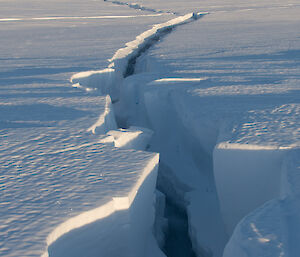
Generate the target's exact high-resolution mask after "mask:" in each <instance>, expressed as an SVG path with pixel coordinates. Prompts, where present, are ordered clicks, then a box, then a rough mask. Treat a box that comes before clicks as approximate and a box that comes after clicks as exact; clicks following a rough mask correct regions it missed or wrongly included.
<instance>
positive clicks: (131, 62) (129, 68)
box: [123, 27, 173, 78]
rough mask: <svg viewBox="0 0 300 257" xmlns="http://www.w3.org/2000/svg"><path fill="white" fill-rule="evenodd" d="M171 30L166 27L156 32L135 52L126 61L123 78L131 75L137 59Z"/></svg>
mask: <svg viewBox="0 0 300 257" xmlns="http://www.w3.org/2000/svg"><path fill="white" fill-rule="evenodd" d="M172 30H173V28H172V27H168V28H165V29H163V30H161V31H158V32H157V34H156V35H155V36H154V37H153V38H152V39H151V40H149V42H148V43H146V44H145V45H144V46H143V47H141V48H140V49H139V50H138V51H137V53H136V55H134V56H133V57H132V58H130V59H129V60H128V64H127V67H126V70H125V72H124V74H123V77H124V78H127V77H129V76H131V75H133V74H134V71H135V65H136V61H137V59H138V58H139V57H140V56H141V55H142V54H143V53H145V52H146V51H147V50H148V49H149V48H150V47H151V46H153V45H154V44H155V43H156V42H158V41H159V40H160V39H161V38H162V37H164V36H165V35H167V34H169V33H170V32H171V31H172Z"/></svg>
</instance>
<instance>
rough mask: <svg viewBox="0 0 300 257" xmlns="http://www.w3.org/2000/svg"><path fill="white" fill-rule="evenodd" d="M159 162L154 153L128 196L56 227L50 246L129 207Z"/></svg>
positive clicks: (49, 238) (113, 199) (43, 255)
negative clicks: (63, 237)
mask: <svg viewBox="0 0 300 257" xmlns="http://www.w3.org/2000/svg"><path fill="white" fill-rule="evenodd" d="M158 162H159V154H154V157H153V158H152V159H151V160H150V161H149V162H148V164H147V165H146V166H145V167H144V169H143V173H142V175H141V176H140V177H139V179H138V180H137V182H136V183H135V185H134V186H133V187H132V188H131V190H130V192H129V193H128V194H127V196H119V197H113V198H112V200H111V201H109V202H108V203H106V204H104V205H102V206H100V207H98V208H95V209H92V210H89V211H87V212H84V213H81V214H80V215H78V216H75V217H72V218H70V219H68V220H67V221H65V222H64V223H62V224H60V225H59V226H58V227H56V228H55V229H54V230H53V231H52V232H51V233H50V234H49V236H48V237H47V245H48V247H49V246H51V244H53V243H54V242H55V241H56V240H57V239H58V238H60V237H62V236H63V235H64V234H66V233H68V232H70V231H71V230H74V229H76V228H80V227H83V226H85V225H87V224H90V223H93V222H95V221H97V220H99V219H103V218H105V217H107V216H109V215H112V214H113V213H114V212H116V211H119V210H127V209H129V208H130V207H131V205H132V203H133V201H134V199H135V197H136V195H137V194H138V191H139V189H140V187H141V185H142V184H143V182H144V181H145V179H146V178H147V176H149V174H150V173H156V172H157V165H158ZM140 236H143V235H140ZM41 256H42V257H48V256H49V254H48V251H46V252H45V253H43V254H42V255H41Z"/></svg>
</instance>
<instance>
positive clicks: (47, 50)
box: [0, 0, 168, 256]
mask: <svg viewBox="0 0 300 257" xmlns="http://www.w3.org/2000/svg"><path fill="white" fill-rule="evenodd" d="M0 13H1V14H0V15H1V18H3V19H5V21H4V20H3V22H1V26H0V44H1V51H0V59H1V63H0V67H1V68H0V69H1V72H0V136H1V139H0V140H1V144H0V148H1V150H0V160H1V161H0V162H1V175H0V179H1V181H0V191H1V194H0V205H1V208H0V212H1V214H0V216H1V218H0V219H1V222H0V224H1V225H0V234H1V235H0V238H1V240H0V255H1V256H2V255H3V256H41V255H42V254H44V255H45V256H46V255H47V254H48V252H47V247H48V246H50V248H49V253H50V256H66V255H64V253H69V254H71V255H72V256H75V255H74V254H75V252H73V253H72V244H71V245H69V244H67V243H66V242H67V241H68V240H69V239H70V238H71V241H73V243H74V242H76V239H75V238H78V237H77V236H78V235H77V234H76V231H77V230H75V231H74V229H75V228H77V229H79V228H80V229H82V230H84V231H87V233H86V234H84V235H85V236H86V240H88V238H89V236H92V235H93V232H92V230H89V229H87V226H88V225H87V224H90V225H89V226H94V228H97V229H99V231H101V228H103V231H102V232H103V233H102V234H101V233H100V234H101V235H100V234H98V236H100V237H101V236H104V237H106V236H107V238H106V240H104V241H103V245H102V246H103V247H101V248H102V252H101V249H100V250H99V249H97V247H100V245H99V244H98V242H95V241H92V240H90V242H89V243H90V246H91V244H92V247H91V248H93V250H91V249H89V248H88V247H86V246H87V245H88V244H85V243H83V242H82V244H77V246H79V249H77V251H76V252H77V254H79V255H80V254H82V251H85V254H86V256H93V254H95V252H94V251H96V252H97V251H98V253H102V254H103V255H104V256H113V254H114V253H113V252H112V251H110V250H109V249H113V246H114V245H115V240H117V238H118V237H117V234H118V232H120V231H118V230H112V231H111V234H109V233H108V230H107V229H106V230H105V228H107V226H110V225H113V224H115V225H117V226H119V227H120V228H124V229H123V230H122V232H123V239H124V238H125V239H126V240H127V241H126V240H125V239H124V244H123V245H120V248H118V247H115V248H114V251H116V252H123V253H124V256H125V255H127V256H141V255H142V254H143V252H144V251H145V249H146V242H147V237H148V235H150V233H151V225H152V223H153V217H152V216H153V215H154V210H153V197H154V187H155V180H156V169H157V167H156V166H157V162H158V155H157V154H155V153H147V152H142V151H136V150H125V149H120V148H115V147H114V146H113V145H109V144H103V143H100V140H101V138H102V137H104V135H105V133H106V132H108V131H111V130H116V129H117V125H116V122H115V117H114V112H113V108H112V104H111V99H110V97H109V96H106V95H101V92H98V91H93V92H87V91H86V90H82V89H81V88H76V87H72V86H71V84H70V83H68V80H69V78H70V76H71V75H72V74H73V73H74V72H79V71H86V70H90V69H92V68H94V67H101V66H103V67H105V66H106V65H107V63H108V62H107V59H108V58H109V57H111V55H112V54H113V53H114V52H115V51H116V50H117V49H119V48H121V46H123V45H124V43H125V42H127V41H130V40H132V39H134V38H135V36H136V35H137V34H139V33H141V32H142V31H144V30H146V29H147V28H148V27H149V26H150V25H151V26H152V25H153V23H155V22H158V21H161V22H163V21H165V20H166V19H168V18H167V16H168V15H159V16H157V15H148V14H147V13H142V12H140V11H138V10H131V9H128V10H127V9H124V8H120V7H118V6H114V5H107V4H106V3H104V2H102V1H98V2H96V1H84V2H82V1H47V2H40V1H34V0H32V1H26V2H24V1H1V3H0ZM112 16H113V17H112ZM105 17H107V18H105ZM14 19H15V20H14ZM121 20H122V22H120V21H121ZM136 22H138V23H139V26H136V25H135V23H136ZM121 31H122V33H120V32H121ZM108 32H109V33H108ZM124 32H126V33H124ZM108 34H109V36H108ZM137 133H138V132H137ZM124 134H126V133H125V132H124ZM138 134H139V135H137V137H136V143H135V144H134V146H137V147H140V148H141V149H142V148H145V147H146V145H147V140H148V139H149V137H150V134H151V133H150V131H146V130H145V133H142V132H141V133H138ZM127 136H128V135H127ZM125 137H126V135H125ZM127 139H128V138H127ZM128 143H132V142H130V141H129V142H128ZM120 210H122V211H120ZM104 217H107V219H106V220H105V222H104V223H101V221H100V219H101V218H104ZM133 221H135V222H133ZM105 226H106V227H105ZM65 233H67V234H65ZM62 235H64V236H62ZM137 238H139V240H140V243H139V245H138V246H137V245H135V244H134V242H133V240H137ZM92 242H93V243H92ZM125 242H126V244H125ZM61 243H62V244H63V245H65V246H66V247H65V248H64V249H63V252H61V247H60V245H61ZM122 247H124V248H122ZM89 250H90V251H89ZM70 251H71V252H70ZM103 251H106V252H103ZM61 254H62V255H61ZM81 256H82V255H81Z"/></svg>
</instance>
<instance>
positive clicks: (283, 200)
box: [224, 149, 300, 257]
mask: <svg viewBox="0 0 300 257" xmlns="http://www.w3.org/2000/svg"><path fill="white" fill-rule="evenodd" d="M299 156H300V151H299V149H297V150H292V151H291V152H289V153H288V154H287V156H286V157H285V160H284V162H283V167H282V168H283V170H282V180H281V183H280V188H281V190H282V194H281V196H280V197H277V198H275V199H273V200H271V201H269V202H267V203H266V204H264V205H263V206H261V207H260V208H258V209H256V210H255V211H253V212H252V213H250V214H249V215H247V216H246V217H245V218H244V219H242V221H241V222H240V223H239V224H238V225H237V227H236V229H235V231H234V233H233V235H232V237H231V239H230V241H229V243H228V245H227V246H226V248H225V251H224V257H229V256H242V257H244V256H245V257H248V256H267V257H269V256H270V257H271V256H292V257H294V256H295V257H296V256H298V254H299V250H300V249H299V233H298V231H299V229H300V223H299V220H300V215H299V206H300V198H299V186H300V183H299V172H300V163H299V160H300V158H299Z"/></svg>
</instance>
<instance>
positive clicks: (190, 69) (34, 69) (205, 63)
mask: <svg viewBox="0 0 300 257" xmlns="http://www.w3.org/2000/svg"><path fill="white" fill-rule="evenodd" d="M0 7H1V8H0V14H1V19H2V20H0V22H1V23H0V24H1V26H0V44H1V47H2V46H3V47H2V49H1V52H0V54H1V56H0V59H1V62H0V67H1V72H0V90H1V92H0V94H1V95H0V97H1V98H0V99H1V104H0V115H1V116H0V129H1V155H0V159H1V166H2V167H4V172H3V173H2V174H1V187H0V190H1V191H3V194H2V193H1V201H0V204H1V211H0V212H1V216H0V219H1V220H2V222H1V227H0V233H1V241H0V253H1V254H4V255H5V256H32V255H34V256H39V255H41V254H43V253H45V250H46V248H47V244H48V245H49V244H51V243H53V241H54V240H55V239H57V238H58V237H59V236H61V235H62V234H63V233H66V232H68V231H70V230H71V229H74V228H75V227H76V226H77V227H80V226H83V225H84V224H87V223H88V222H91V221H94V220H97V219H99V218H101V217H100V216H101V215H100V216H99V213H98V212H97V211H96V212H93V213H89V212H88V211H91V210H97V209H96V208H98V207H100V206H106V205H103V204H105V203H110V200H111V197H115V196H120V195H121V196H124V195H126V194H127V195H128V192H129V191H130V190H131V189H133V188H134V191H135V190H136V185H140V184H139V183H137V181H139V178H140V177H143V176H145V174H148V173H147V172H150V171H153V170H154V169H155V168H154V166H155V164H156V162H157V156H156V155H154V154H150V153H146V152H137V151H134V150H124V149H123V150H122V149H115V148H113V146H116V147H121V148H128V147H130V146H131V145H130V144H131V143H132V146H134V147H137V148H139V146H140V147H141V148H142V149H144V148H145V147H147V143H145V142H148V139H149V137H150V135H152V131H150V130H145V129H141V128H139V127H140V126H144V127H148V128H150V129H152V130H153V131H154V134H153V140H152V142H151V147H150V150H153V151H157V150H159V151H160V153H161V160H162V162H164V164H166V166H167V167H168V168H166V174H164V176H165V179H166V180H168V181H169V182H170V184H172V183H173V185H176V186H177V190H178V192H180V191H182V192H183V194H184V196H185V198H186V199H184V200H186V202H185V204H186V208H187V214H188V218H189V231H190V234H191V239H192V244H193V248H194V250H195V252H196V253H197V254H198V255H199V256H201V255H202V254H204V255H205V254H207V255H209V254H211V253H212V254H214V256H216V257H218V256H222V252H223V248H224V246H225V243H226V242H227V240H228V239H229V237H230V236H231V235H232V237H231V240H230V241H229V243H228V245H227V246H226V250H225V252H224V256H225V257H235V256H236V257H242V256H243V257H244V256H245V257H246V256H247V257H252V256H253V257H254V256H276V255H278V256H296V254H297V253H298V252H299V251H298V246H297V243H296V239H297V238H298V237H297V236H296V234H297V229H296V228H298V219H299V216H298V215H297V208H298V207H297V206H298V203H299V201H298V198H299V196H298V193H297V192H298V191H297V188H298V187H299V185H298V184H297V181H298V180H297V176H296V175H295V174H297V172H298V170H299V164H297V160H299V151H298V150H295V149H297V148H299V127H300V124H299V111H300V110H299V109H300V107H299V106H300V103H299V81H300V78H299V55H300V54H299V51H300V42H299V36H298V34H297V33H296V32H297V31H298V28H299V4H298V3H297V1H288V2H286V3H282V1H275V2H274V1H267V0H266V1H263V2H261V1H253V2H237V1H228V2H226V3H224V1H219V0H215V1H213V2H211V1H204V2H201V3H199V1H185V3H184V5H183V4H182V1H174V0H168V1H163V2H162V1H156V0H153V1H150V0H144V1H141V2H139V3H137V4H135V3H133V1H127V2H125V1H124V2H119V1H105V2H102V1H88V2H86V1H85V2H83V1H72V3H70V1H47V2H45V1H44V2H42V3H40V2H37V1H27V2H26V3H25V2H24V1H2V2H1V4H0ZM147 9H148V10H147ZM192 11H194V12H209V14H208V15H206V16H205V18H204V19H200V20H199V21H197V22H192V23H189V24H185V25H184V26H182V27H180V28H179V27H178V28H175V29H174V27H172V28H171V29H173V31H172V33H170V34H169V35H168V36H167V37H164V38H163V40H159V43H158V44H155V45H154V44H153V45H154V46H152V48H150V51H148V52H147V55H142V56H141V57H140V58H139V59H138V60H137V61H136V65H135V66H136V67H135V72H136V73H138V74H133V75H132V76H128V78H126V79H125V80H124V81H121V80H118V79H119V77H118V76H119V75H120V74H123V75H124V70H125V68H126V66H125V64H126V62H128V61H130V58H131V57H132V56H133V57H134V56H136V55H137V53H138V51H139V49H143V47H144V46H145V45H146V46H147V43H149V42H150V43H151V39H153V38H155V37H156V36H159V34H160V32H161V30H160V29H161V28H160V27H159V26H157V27H155V26H154V27H153V25H154V24H157V23H160V24H168V23H164V22H166V21H167V20H170V19H171V18H174V15H172V14H171V13H173V14H175V15H177V16H178V15H182V17H188V18H189V17H190V16H189V15H187V16H183V15H185V14H187V13H190V12H192ZM104 16H107V18H106V19H105V17H104ZM118 16H120V18H119V19H118ZM191 17H193V16H191ZM176 21H178V20H176ZM171 23H172V22H171ZM183 23H185V22H184V19H183ZM137 24H138V26H137ZM155 28H158V30H156V31H155ZM145 31H146V32H145ZM125 32H126V33H125ZM143 32H145V33H143ZM141 33H142V34H141ZM151 33H152V34H151ZM138 35H141V36H140V37H139V38H136V36H138ZM135 38H136V40H134V39H135ZM149 39H150V40H149ZM132 40H134V41H132ZM144 41H145V42H144ZM126 42H129V43H128V44H127V45H126V47H124V44H125V43H126ZM118 49H120V50H119V51H117V50H118ZM145 49H146V48H145ZM114 53H115V56H114V55H113V54H114ZM112 57H113V58H112ZM108 58H112V59H110V61H107V59H108ZM110 62H115V63H110ZM109 63H110V64H111V65H110V67H109V69H106V70H105V72H104V73H103V70H102V69H105V68H107V66H108V65H109ZM89 70H91V71H92V72H89ZM85 71H88V72H86V73H79V74H77V75H75V76H73V77H72V81H73V82H74V85H73V87H71V85H70V84H67V83H66V81H67V79H68V78H69V77H71V75H73V74H74V73H75V72H85ZM116 73H120V74H117V75H118V76H115V75H116ZM111 75H112V76H113V77H114V76H115V78H116V81H118V82H120V84H117V85H116V84H115V82H116V81H114V80H113V79H112V77H111ZM107 81H109V82H110V83H112V82H113V86H114V88H110V87H109V84H105V83H104V84H103V82H107ZM120 86H122V87H120ZM110 90H111V91H110ZM116 92H117V93H116ZM107 93H110V94H111V95H112V100H113V102H115V103H116V104H115V105H114V107H116V110H117V116H118V119H119V121H121V122H124V123H128V124H129V125H133V126H137V128H136V127H132V128H129V129H128V130H125V129H119V130H116V123H115V121H114V112H113V108H111V107H112V104H111V101H110V98H108V97H105V96H100V95H101V94H107ZM115 93H116V94H115ZM118 101H119V102H118ZM108 131H109V132H108ZM106 132H108V133H107V134H106V135H105V136H104V135H103V133H106ZM124 133H128V137H127V136H125V138H124V137H123V134H124ZM101 134H102V135H101ZM140 135H142V136H140ZM131 137H132V138H137V140H136V142H133V141H132V140H129V138H131ZM127 140H129V143H128V142H127ZM170 150H171V151H170ZM2 163H3V164H2ZM149 163H150V164H151V165H150V166H151V167H149V165H147V164H149ZM282 167H283V168H282ZM171 173H172V174H171ZM116 177H117V178H116ZM291 178H296V179H295V182H294V179H291ZM2 181H4V183H2ZM215 182H216V186H215ZM153 187H154V184H152V188H151V189H149V187H148V191H149V192H150V191H151V190H153ZM96 192H101V193H100V195H101V196H99V195H98V194H96ZM178 192H177V193H178ZM178 195H179V193H178ZM174 196H177V195H174ZM126 199H127V198H126ZM126 199H125V200H124V199H119V200H120V201H117V202H116V203H117V206H119V208H121V206H123V207H124V208H125V207H126V208H128V204H127V200H126ZM279 199H280V200H279ZM179 200H182V199H179ZM179 200H178V201H179ZM269 200H271V202H268V201H269ZM124 201H125V202H124ZM144 202H145V201H144ZM150 202H151V201H149V202H147V203H148V207H147V208H150V207H151V206H152V205H151V204H152V203H150ZM266 202H267V203H266ZM219 203H220V207H219ZM264 203H266V204H265V205H262V204H264ZM2 206H3V208H2ZM110 208H111V206H110V205H109V204H108V205H107V208H106V207H105V211H107V210H109V209H110ZM126 208H125V209H126ZM112 209H114V207H112V208H111V210H112ZM147 210H148V209H147ZM105 211H104V212H105ZM95 213H97V214H95ZM105 213H106V212H105ZM137 213H138V212H137ZM249 213H250V214H249ZM80 214H84V215H85V214H86V216H80ZM139 214H141V213H139ZM248 214H249V215H248ZM276 214H278V215H276ZM76 215H79V216H76ZM135 215H136V214H135ZM245 215H248V216H246V217H245V218H243V217H244V216H245ZM70 217H80V218H79V219H78V220H76V222H70V223H68V220H69V218H70ZM90 217H93V218H92V220H89V219H90ZM135 217H137V216H135ZM138 217H143V215H140V216H138ZM289 217H290V219H289ZM93 219H94V220H93ZM241 219H242V220H241ZM284 219H285V220H287V221H286V222H283V221H282V220H284ZM71 221H72V220H71ZM73 221H74V220H73ZM114 221H116V220H114ZM240 221H241V222H240ZM64 222H66V223H64ZM81 222H82V223H81ZM238 222H240V223H239V224H238ZM71 223H72V224H71ZM128 223H130V222H128V221H124V222H123V223H122V222H121V223H118V222H117V223H115V224H117V226H119V225H120V224H121V225H122V226H120V227H122V228H123V226H124V228H125V230H126V229H127V227H126V226H127V225H128ZM150 223H151V221H150ZM223 223H224V224H225V226H224V227H223V225H224V224H223ZM278 223H280V225H279V226H278ZM61 224H63V225H62V226H61V227H60V226H59V225H61ZM74 224H77V225H75V227H74ZM108 224H110V223H108ZM237 224H238V225H237ZM236 225H237V227H236V229H235V230H234V228H235V226H236ZM55 228H58V229H56V230H54V229H55ZM61 228H63V229H61ZM97 228H98V227H97ZM108 230H109V229H108ZM108 230H107V231H108ZM53 231H54V232H53ZM281 231H284V233H281ZM51 232H52V234H51ZM79 233H80V231H79ZM49 234H50V237H49ZM75 234H76V233H75ZM136 234H140V235H143V234H142V233H136ZM136 234H135V235H136ZM84 235H85V234H84ZM294 235H295V238H296V239H295V240H294V239H291V238H293V236H294ZM76 236H77V238H80V237H78V235H76ZM76 236H75V237H72V235H71V240H70V239H68V235H67V236H66V238H64V239H63V240H62V241H60V242H62V243H60V242H58V243H57V247H54V249H51V251H52V253H54V255H55V253H57V252H56V251H58V252H59V249H61V248H60V247H62V248H63V250H66V249H67V247H65V249H64V243H65V242H68V240H69V241H71V242H73V241H72V240H73V239H74V238H76ZM2 238H4V239H3V240H2ZM47 238H48V239H47ZM46 239H47V240H48V241H46ZM108 240H109V239H108ZM104 241H105V240H104ZM105 242H107V241H105ZM124 242H125V241H124ZM124 242H123V243H124ZM1 244H2V245H1ZM66 245H67V244H66ZM71 245H72V244H71ZM108 245H109V244H108ZM120 245H121V244H120ZM140 247H141V246H140ZM70 249H72V248H71V247H69V249H67V250H69V252H68V254H70V255H72V256H73V255H74V254H76V252H75V251H74V252H72V250H70ZM120 249H122V248H120ZM114 250H116V251H117V250H118V248H117V247H116V248H115V249H114ZM120 252H122V253H124V256H125V255H126V254H128V253H125V251H124V252H123V251H121V250H120V251H119V253H120ZM98 253H99V252H98ZM107 253H110V254H111V256H114V255H113V254H114V253H113V252H109V251H108V252H105V254H107ZM77 254H79V255H80V253H79V252H77ZM90 254H91V255H92V251H91V252H90ZM157 254H158V256H159V253H157ZM56 256H64V254H63V253H61V255H59V254H58V255H56ZM128 256H133V255H130V254H128ZM139 257H140V256H139Z"/></svg>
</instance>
